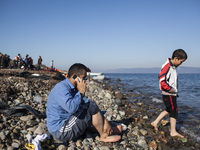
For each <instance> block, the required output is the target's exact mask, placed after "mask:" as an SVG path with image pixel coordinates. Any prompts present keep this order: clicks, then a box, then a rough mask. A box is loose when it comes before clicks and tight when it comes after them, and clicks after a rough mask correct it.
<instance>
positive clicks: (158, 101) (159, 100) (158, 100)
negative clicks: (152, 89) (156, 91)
mask: <svg viewBox="0 0 200 150" xmlns="http://www.w3.org/2000/svg"><path fill="white" fill-rule="evenodd" d="M152 101H153V102H156V103H162V102H163V101H162V100H161V99H158V98H155V97H154V98H152Z"/></svg>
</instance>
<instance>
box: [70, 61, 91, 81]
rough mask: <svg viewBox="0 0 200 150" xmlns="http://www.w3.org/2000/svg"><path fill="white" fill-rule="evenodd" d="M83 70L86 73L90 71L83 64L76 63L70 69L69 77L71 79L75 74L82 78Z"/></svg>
mask: <svg viewBox="0 0 200 150" xmlns="http://www.w3.org/2000/svg"><path fill="white" fill-rule="evenodd" d="M83 70H85V71H86V72H88V71H90V69H89V68H87V67H86V66H85V65H83V64H81V63H75V64H73V65H72V66H71V67H70V68H69V71H68V75H67V77H68V78H70V77H71V76H72V75H73V74H77V75H78V76H80V75H81V74H82V73H83Z"/></svg>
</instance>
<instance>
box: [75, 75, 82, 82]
mask: <svg viewBox="0 0 200 150" xmlns="http://www.w3.org/2000/svg"><path fill="white" fill-rule="evenodd" d="M73 78H74V80H76V81H77V79H78V81H79V82H80V81H81V79H80V78H79V77H78V76H77V75H74V76H73Z"/></svg>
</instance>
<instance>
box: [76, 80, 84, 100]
mask: <svg viewBox="0 0 200 150" xmlns="http://www.w3.org/2000/svg"><path fill="white" fill-rule="evenodd" d="M76 82H77V89H78V90H79V91H80V93H81V95H82V96H84V95H85V91H86V81H85V80H82V79H80V81H79V80H78V79H77V81H76Z"/></svg>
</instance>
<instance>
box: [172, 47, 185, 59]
mask: <svg viewBox="0 0 200 150" xmlns="http://www.w3.org/2000/svg"><path fill="white" fill-rule="evenodd" d="M175 57H177V58H178V59H187V53H186V52H185V51H184V50H183V49H177V50H175V51H174V52H173V54H172V59H174V58H175Z"/></svg>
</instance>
